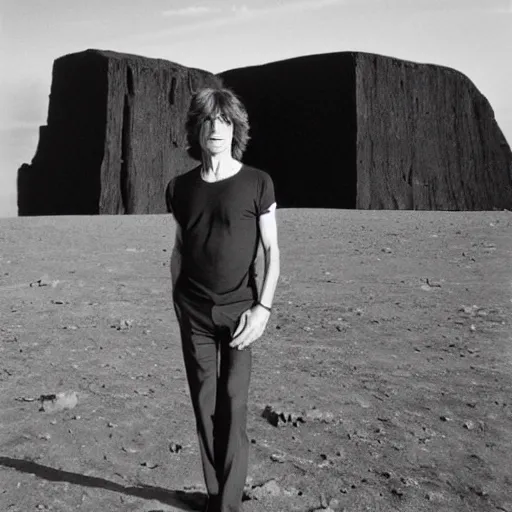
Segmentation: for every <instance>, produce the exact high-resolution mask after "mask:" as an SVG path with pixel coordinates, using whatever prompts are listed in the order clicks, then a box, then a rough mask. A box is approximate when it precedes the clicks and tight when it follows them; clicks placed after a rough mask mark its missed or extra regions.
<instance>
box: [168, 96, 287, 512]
mask: <svg viewBox="0 0 512 512" xmlns="http://www.w3.org/2000/svg"><path fill="white" fill-rule="evenodd" d="M248 131H249V123H248V117H247V112H246V111H245V108H244V107H243V105H242V103H241V102H240V100H239V99H238V98H237V97H236V96H235V95H234V94H233V93H232V92H231V91H230V90H228V89H202V90H201V91H199V92H198V93H196V94H195V95H194V97H193V98H192V102H191V105H190V109H189V113H188V118H187V137H188V143H189V152H190V154H191V155H192V156H194V157H195V158H197V159H200V160H201V165H199V166H198V167H196V168H194V169H192V170H191V171H189V172H187V173H185V174H183V175H181V176H178V177H176V178H174V179H173V180H171V182H170V183H169V185H168V187H167V191H166V200H167V207H168V210H169V212H171V213H173V215H174V218H175V220H176V240H175V244H174V249H173V253H172V256H171V277H172V283H173V300H174V307H175V311H176V317H177V319H178V322H179V325H180V332H181V340H182V349H183V357H184V362H185V368H186V372H187V380H188V385H189V389H190V396H191V400H192V405H193V409H194V413H195V418H196V424H197V432H198V438H199V447H200V453H201V460H202V465H203V472H204V477H205V482H206V488H207V492H208V503H207V508H206V510H207V511H208V512H238V511H239V509H240V505H241V501H242V494H243V489H244V485H245V479H246V476H247V465H248V452H249V440H248V438H247V433H246V423H247V398H248V390H249V381H250V372H251V344H252V343H253V342H254V341H256V340H257V339H258V338H259V337H260V336H261V335H262V334H263V331H264V330H265V327H266V325H267V322H268V320H269V317H270V313H271V307H272V301H273V297H274V292H275V289H276V285H277V280H278V277H279V248H278V242H277V226H276V215H275V211H276V202H275V197H274V186H273V183H272V179H271V178H270V176H269V175H268V174H267V173H265V172H263V171H260V170H258V169H254V168H252V167H249V166H247V165H245V164H242V163H241V158H242V155H243V152H244V150H245V147H246V145H247V141H248V139H249V135H248ZM259 241H261V245H262V246H263V254H264V265H263V266H264V271H263V279H262V281H261V283H260V286H258V284H257V282H256V279H255V274H254V272H253V269H254V263H255V259H256V255H257V249H258V243H259Z"/></svg>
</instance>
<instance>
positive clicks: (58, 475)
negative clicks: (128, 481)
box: [0, 457, 206, 511]
mask: <svg viewBox="0 0 512 512" xmlns="http://www.w3.org/2000/svg"><path fill="white" fill-rule="evenodd" d="M0 466H4V467H7V468H12V469H15V470H16V471H20V472H21V473H31V474H33V475H35V476H37V477H39V478H44V479H45V480H49V481H52V482H69V483H71V484H75V485H81V486H84V487H98V488H102V489H107V490H108V491H115V492H119V493H123V494H127V495H129V496H136V497H137V498H143V499H147V500H157V501H160V502H161V503H164V504H166V505H170V506H172V507H176V508H177V509H180V510H187V511H195V510H201V509H202V507H203V506H204V504H205V500H206V496H205V494H204V493H200V492H197V491H190V492H187V491H173V490H168V489H163V488H162V487H154V486H151V485H139V486H133V487H127V486H124V485H121V484H117V483H115V482H111V481H110V480H105V479H104V478H98V477H94V476H85V475H81V474H79V473H72V472H70V471H62V470H60V469H54V468H50V467H48V466H43V465H41V464H37V463H35V462H32V461H30V460H21V459H12V458H10V457H0Z"/></svg>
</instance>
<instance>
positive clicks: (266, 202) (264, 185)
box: [258, 172, 276, 216]
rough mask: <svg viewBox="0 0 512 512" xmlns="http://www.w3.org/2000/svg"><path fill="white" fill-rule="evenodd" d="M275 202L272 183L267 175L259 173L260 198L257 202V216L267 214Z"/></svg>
mask: <svg viewBox="0 0 512 512" xmlns="http://www.w3.org/2000/svg"><path fill="white" fill-rule="evenodd" d="M275 202H276V198H275V192H274V182H273V181H272V178H271V177H270V175H269V174H267V173H266V172H262V173H261V184H260V197H259V202H258V216H260V215H263V214H264V213H267V211H268V209H269V208H270V206H272V205H273V204H274V203H275Z"/></svg>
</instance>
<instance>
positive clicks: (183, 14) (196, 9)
mask: <svg viewBox="0 0 512 512" xmlns="http://www.w3.org/2000/svg"><path fill="white" fill-rule="evenodd" d="M218 11H219V9H215V8H213V7H205V6H200V5H196V6H189V7H183V8H181V9H167V10H166V11H163V12H162V15H163V16H166V17H171V18H172V17H174V18H189V17H195V16H203V15H205V14H212V13H216V12H218Z"/></svg>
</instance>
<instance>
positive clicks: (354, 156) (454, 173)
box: [18, 50, 512, 215]
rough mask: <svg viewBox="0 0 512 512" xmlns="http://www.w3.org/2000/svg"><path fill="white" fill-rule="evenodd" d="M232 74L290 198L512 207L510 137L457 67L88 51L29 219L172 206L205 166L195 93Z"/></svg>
mask: <svg viewBox="0 0 512 512" xmlns="http://www.w3.org/2000/svg"><path fill="white" fill-rule="evenodd" d="M222 83H223V84H224V85H227V86H228V87H231V88H232V89H233V90H234V91H235V92H236V93H238V95H239V96H240V97H241V98H242V100H243V101H244V103H245V105H246V107H247V109H248V111H249V117H250V122H251V138H252V140H251V142H250V144H249V147H248V150H247V152H246V154H245V157H244V161H245V162H246V163H248V164H250V165H254V166H256V167H260V168H262V169H264V170H267V171H268V172H269V173H270V174H271V175H272V177H273V179H274V183H275V186H276V196H277V201H278V205H279V206H280V207H320V208H349V209H350V208H360V209H412V210H491V209H503V208H506V209H512V154H511V151H510V147H509V145H508V144H507V142H506V140H505V138H504V136H503V134H502V132H501V130H500V128H499V126H498V125H497V123H496V120H495V118H494V112H493V110H492V108H491V106H490V105H489V103H488V101H487V100H486V99H485V97H484V96H483V95H482V94H481V93H480V92H479V91H478V90H477V88H476V87H475V86H474V85H473V83H472V82H471V81H470V80H469V79H468V78H467V77H465V76H464V75H462V74H461V73H459V72H457V71H455V70H453V69H449V68H444V67H440V66H434V65H428V64H417V63H413V62H406V61H402V60H398V59H394V58H390V57H384V56H379V55H374V54H365V53H359V52H341V53H332V54H323V55H313V56H308V57H299V58H295V59H290V60H286V61H281V62H274V63H270V64H265V65H262V66H254V67H247V68H241V69H235V70H230V71H226V72H224V73H221V74H220V75H218V76H215V75H213V74H211V73H208V72H206V71H201V70H197V69H191V68H187V67H184V66H180V65H179V64H175V63H172V62H169V61H164V60H159V59H149V58H145V57H139V56H135V55H127V54H119V53H114V52H109V51H99V50H87V51H85V52H81V53H76V54H71V55H67V56H64V57H61V58H59V59H57V60H56V61H55V63H54V68H53V81H52V88H51V94H50V106H49V112H48V123H47V126H42V127H41V128H40V139H39V145H38V148H37V151H36V155H35V157H34V158H33V160H32V163H31V164H30V165H28V164H23V165H22V166H21V168H20V169H19V172H18V213H19V215H59V214H66V215H69V214H130V213H135V214H142V213H164V212H165V211H166V207H165V194H164V191H165V187H166V185H167V183H168V181H169V180H170V179H171V178H172V177H173V176H174V175H176V174H180V173H182V172H184V171H186V170H188V169H190V168H191V167H192V166H193V165H194V164H195V162H194V161H193V160H192V159H191V158H190V156H189V155H188V153H187V151H186V134H185V118H186V113H187V110H188V106H189V102H190V97H191V95H192V93H193V92H194V91H195V90H197V89H199V88H201V87H205V86H213V87H215V86H219V85H221V84H222Z"/></svg>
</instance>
